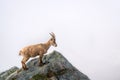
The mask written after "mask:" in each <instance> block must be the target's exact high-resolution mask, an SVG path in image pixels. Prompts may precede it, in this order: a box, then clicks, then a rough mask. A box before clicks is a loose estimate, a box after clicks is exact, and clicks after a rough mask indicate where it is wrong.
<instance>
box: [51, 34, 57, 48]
mask: <svg viewBox="0 0 120 80" xmlns="http://www.w3.org/2000/svg"><path fill="white" fill-rule="evenodd" d="M49 34H50V35H51V36H52V38H51V39H50V44H51V45H52V46H55V47H57V44H56V39H55V34H54V33H53V32H51V33H49Z"/></svg>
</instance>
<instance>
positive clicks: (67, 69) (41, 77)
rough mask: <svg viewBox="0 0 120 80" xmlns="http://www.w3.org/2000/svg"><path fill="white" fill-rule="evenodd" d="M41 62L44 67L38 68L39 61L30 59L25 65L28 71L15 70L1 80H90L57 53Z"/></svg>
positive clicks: (47, 56) (49, 55)
mask: <svg viewBox="0 0 120 80" xmlns="http://www.w3.org/2000/svg"><path fill="white" fill-rule="evenodd" d="M42 61H43V63H44V65H43V66H39V59H38V58H35V59H32V60H31V61H29V62H28V63H27V67H28V68H29V69H28V70H22V69H19V72H18V71H16V70H15V71H14V72H13V73H12V74H10V75H8V76H6V78H5V77H4V79H3V80H90V79H89V78H88V77H87V76H86V75H85V74H83V73H82V72H80V71H79V70H77V69H76V68H75V67H74V66H73V65H72V64H71V63H69V62H68V60H67V59H66V58H65V57H64V56H62V55H61V54H60V53H59V52H57V51H53V52H52V53H50V54H48V55H45V56H44V57H43V59H42ZM0 80H2V77H1V79H0Z"/></svg>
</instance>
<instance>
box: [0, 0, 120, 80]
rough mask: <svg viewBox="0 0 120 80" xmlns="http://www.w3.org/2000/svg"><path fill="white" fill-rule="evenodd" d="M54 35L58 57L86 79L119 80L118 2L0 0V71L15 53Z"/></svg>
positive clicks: (16, 60) (14, 61)
mask: <svg viewBox="0 0 120 80" xmlns="http://www.w3.org/2000/svg"><path fill="white" fill-rule="evenodd" d="M49 32H54V33H55V34H56V39H57V43H58V47H57V48H54V47H51V48H50V49H49V51H48V52H52V51H53V50H57V51H59V52H61V53H62V54H63V55H64V56H65V57H66V58H67V59H68V60H69V61H70V62H71V63H72V64H73V65H74V66H76V67H77V68H78V69H79V70H80V71H82V72H83V73H85V74H86V75H88V76H89V78H90V79H91V80H120V0H0V72H2V71H4V70H6V69H9V68H10V67H12V66H18V67H21V59H22V57H20V56H18V53H19V50H20V49H21V48H22V47H25V46H27V45H30V44H37V43H40V42H46V41H47V40H48V39H49V38H50V35H49Z"/></svg>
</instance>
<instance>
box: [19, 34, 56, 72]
mask: <svg viewBox="0 0 120 80" xmlns="http://www.w3.org/2000/svg"><path fill="white" fill-rule="evenodd" d="M50 35H51V36H52V37H51V38H50V39H49V40H48V41H47V42H46V43H40V44H35V45H30V46H27V47H24V48H23V49H21V50H20V52H19V55H21V56H23V59H22V61H21V64H22V68H23V69H24V70H27V69H28V68H27V66H26V64H25V63H26V62H27V61H28V59H29V58H30V57H36V56H39V65H40V66H42V65H43V63H42V57H43V55H44V54H45V53H47V50H48V49H49V48H50V46H51V45H52V46H54V47H57V44H56V39H55V34H54V33H50Z"/></svg>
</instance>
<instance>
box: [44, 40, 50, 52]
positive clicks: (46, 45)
mask: <svg viewBox="0 0 120 80" xmlns="http://www.w3.org/2000/svg"><path fill="white" fill-rule="evenodd" d="M50 46H51V44H50V42H49V41H48V42H46V43H45V47H46V50H48V49H49V48H50Z"/></svg>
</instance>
